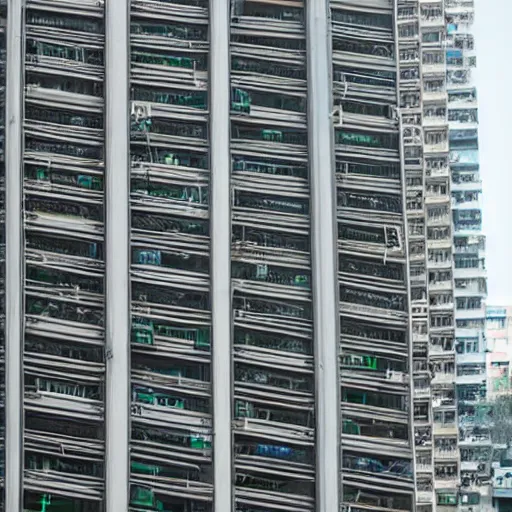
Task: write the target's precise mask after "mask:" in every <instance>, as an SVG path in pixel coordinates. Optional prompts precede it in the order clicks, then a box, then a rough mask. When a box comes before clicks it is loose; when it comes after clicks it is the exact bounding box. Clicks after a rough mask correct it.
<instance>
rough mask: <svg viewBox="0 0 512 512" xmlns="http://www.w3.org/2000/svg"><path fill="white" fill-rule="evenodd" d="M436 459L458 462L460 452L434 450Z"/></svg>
mask: <svg viewBox="0 0 512 512" xmlns="http://www.w3.org/2000/svg"><path fill="white" fill-rule="evenodd" d="M434 458H435V459H436V460H457V459H458V458H459V450H457V449H453V450H440V449H436V450H434Z"/></svg>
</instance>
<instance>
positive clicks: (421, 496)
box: [416, 491, 434, 503]
mask: <svg viewBox="0 0 512 512" xmlns="http://www.w3.org/2000/svg"><path fill="white" fill-rule="evenodd" d="M433 497H434V494H433V492H432V491H418V492H417V493H416V502H417V503H432V501H433Z"/></svg>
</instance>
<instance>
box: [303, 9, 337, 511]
mask: <svg viewBox="0 0 512 512" xmlns="http://www.w3.org/2000/svg"><path fill="white" fill-rule="evenodd" d="M306 10H307V54H308V59H307V66H308V132H309V169H310V186H311V239H312V240H311V246H312V254H311V257H312V271H313V311H314V346H315V381H316V413H315V414H316V499H317V503H316V510H317V512H333V511H338V510H339V507H340V449H339V448H340V410H341V408H340V396H339V389H340V381H339V375H338V373H339V370H338V369H339V359H338V346H339V334H340V333H339V331H340V329H339V297H338V296H339V292H338V271H337V268H338V265H337V221H336V185H335V176H334V132H333V124H332V116H331V112H332V90H331V89H332V62H331V54H332V52H331V21H330V12H329V3H328V0H308V1H307V2H306Z"/></svg>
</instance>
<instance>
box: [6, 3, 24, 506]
mask: <svg viewBox="0 0 512 512" xmlns="http://www.w3.org/2000/svg"><path fill="white" fill-rule="evenodd" d="M7 4H8V5H7V8H8V11H7V67H6V93H5V103H6V107H5V190H6V192H5V266H6V272H5V418H6V420H5V510H13V511H14V510H22V509H23V496H22V494H23V481H22V471H23V456H22V455H23V275H24V273H23V266H24V251H23V231H22V230H23V210H22V205H23V202H22V194H23V170H22V156H23V139H22V126H23V103H22V101H23V37H22V36H23V0H10V1H9V2H7Z"/></svg>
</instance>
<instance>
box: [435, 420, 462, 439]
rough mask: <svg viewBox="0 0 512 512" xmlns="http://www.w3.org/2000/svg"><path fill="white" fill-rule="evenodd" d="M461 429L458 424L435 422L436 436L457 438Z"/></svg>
mask: <svg viewBox="0 0 512 512" xmlns="http://www.w3.org/2000/svg"><path fill="white" fill-rule="evenodd" d="M458 431H459V429H458V427H457V423H455V422H453V423H439V422H434V436H456V435H457V433H458Z"/></svg>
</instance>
